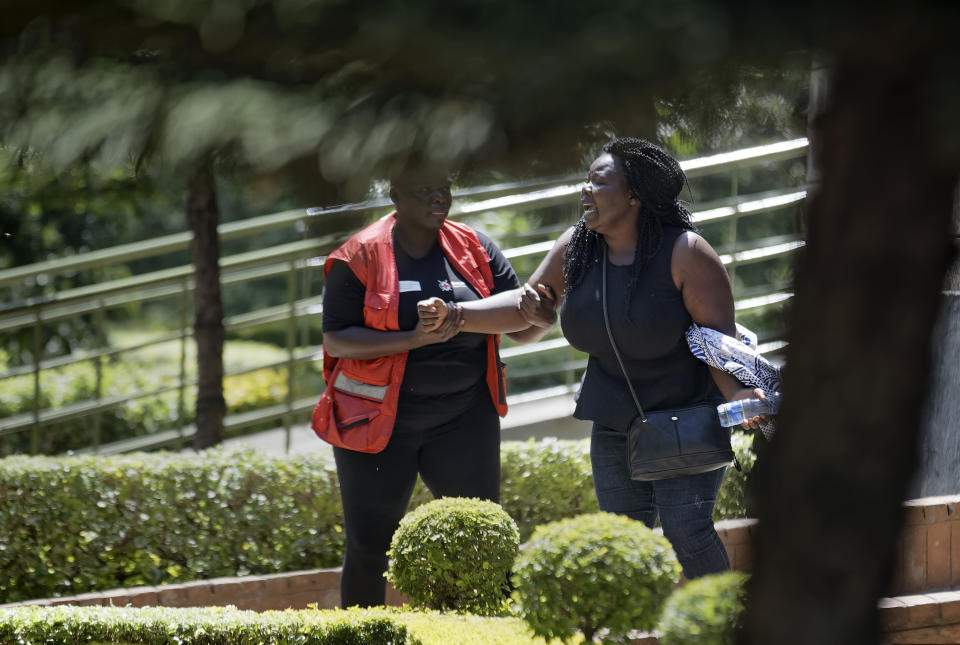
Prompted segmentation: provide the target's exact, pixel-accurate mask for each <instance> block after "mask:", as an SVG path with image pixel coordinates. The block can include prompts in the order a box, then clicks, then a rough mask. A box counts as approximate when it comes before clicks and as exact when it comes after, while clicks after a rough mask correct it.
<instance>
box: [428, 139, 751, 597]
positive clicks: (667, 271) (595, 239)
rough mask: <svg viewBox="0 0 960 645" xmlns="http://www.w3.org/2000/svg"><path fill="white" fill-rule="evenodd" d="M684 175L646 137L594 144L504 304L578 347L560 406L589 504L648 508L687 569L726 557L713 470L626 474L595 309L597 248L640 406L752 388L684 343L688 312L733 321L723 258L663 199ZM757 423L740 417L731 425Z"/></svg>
mask: <svg viewBox="0 0 960 645" xmlns="http://www.w3.org/2000/svg"><path fill="white" fill-rule="evenodd" d="M685 182H686V177H685V175H684V173H683V170H682V169H681V168H680V164H679V163H678V162H677V161H676V160H675V159H674V158H673V157H671V156H670V155H668V154H667V153H666V152H664V151H663V150H662V149H660V148H659V147H657V146H656V145H654V144H652V143H650V142H648V141H643V140H641V139H633V138H621V139H616V140H614V141H612V142H610V143H608V144H607V145H605V146H604V148H603V154H601V155H600V156H599V157H597V159H596V160H595V161H594V162H593V164H592V165H591V166H590V171H589V174H588V175H587V181H586V183H585V184H584V186H583V188H582V190H581V193H580V201H581V204H582V206H583V217H582V218H581V219H580V221H579V222H577V224H576V225H575V226H573V227H571V228H570V229H568V230H567V231H566V232H565V233H563V235H561V236H560V238H559V239H558V240H557V242H556V243H555V244H554V246H553V248H552V249H551V250H550V252H549V253H548V254H547V256H546V258H545V259H544V260H543V262H542V263H541V264H540V266H539V267H538V268H537V270H536V271H535V272H534V274H533V275H532V276H531V277H530V279H529V280H528V281H527V284H526V285H524V286H523V287H522V288H521V290H520V291H519V292H518V294H517V296H516V299H515V301H514V306H515V307H516V308H517V310H518V311H519V312H520V314H521V315H522V316H523V318H524V319H525V320H526V321H527V322H529V323H531V324H532V325H535V326H537V327H538V328H540V329H541V332H542V333H545V332H546V330H547V329H549V328H550V327H551V326H552V325H553V323H554V322H555V320H556V311H557V310H558V309H559V312H560V323H561V327H562V329H563V333H564V336H566V338H567V340H568V341H569V342H570V344H571V345H573V346H574V347H576V348H577V349H580V350H582V351H584V352H586V353H587V354H588V355H589V360H588V363H587V370H586V372H585V373H584V377H583V382H582V384H581V386H580V391H579V393H578V395H577V407H576V410H575V412H574V416H576V417H577V418H580V419H588V420H591V421H593V430H592V434H591V442H590V459H591V464H592V466H593V478H594V485H595V488H596V493H597V499H598V501H599V504H600V508H601V510H605V511H610V512H614V513H621V514H624V515H627V516H629V517H632V518H634V519H638V520H641V521H643V522H644V523H645V524H647V525H648V526H651V527H652V526H653V524H654V522H655V521H656V519H657V517H658V516H659V518H660V523H661V525H662V526H663V531H664V535H665V536H666V537H667V539H669V540H670V542H671V544H672V545H673V547H674V550H675V551H676V552H677V557H678V559H679V560H680V564H681V565H682V566H683V572H684V575H685V576H686V578H687V579H691V578H695V577H698V576H702V575H705V574H708V573H713V572H716V571H722V570H724V569H727V568H729V566H730V564H729V561H728V559H727V554H726V550H725V549H724V546H723V543H722V542H721V541H720V538H719V536H718V535H717V533H716V530H715V529H714V526H713V519H712V514H713V505H714V502H715V501H716V496H717V491H718V490H719V488H720V483H721V481H722V478H723V472H724V469H719V470H714V471H712V472H707V473H703V474H700V475H690V476H684V477H676V478H671V479H663V480H659V481H633V480H632V479H630V475H629V471H628V468H627V466H628V465H627V450H626V435H627V428H629V426H630V424H631V422H632V421H633V418H634V417H635V416H636V415H637V410H636V407H635V405H634V402H633V400H632V398H631V396H630V392H629V389H628V388H627V384H626V382H625V380H624V377H623V374H622V373H621V371H620V368H619V365H618V364H617V361H616V359H615V357H614V354H613V350H612V348H611V346H610V343H609V341H608V339H607V334H606V330H605V327H604V323H603V316H602V313H601V306H600V302H601V300H600V284H601V283H600V272H601V269H602V265H601V264H600V263H601V262H603V261H604V260H603V256H604V253H603V251H604V249H605V250H606V257H607V260H606V261H607V262H608V265H607V273H608V274H609V279H608V282H609V283H610V286H609V287H608V289H609V291H608V294H607V300H608V307H609V311H610V324H611V327H612V330H613V334H614V337H615V338H616V339H617V344H618V346H619V348H620V351H621V353H622V355H623V358H624V362H625V365H626V370H627V373H628V374H629V376H630V380H631V382H632V384H633V386H634V389H635V390H636V392H637V395H638V397H639V399H640V403H641V405H642V406H643V407H644V409H647V410H657V409H661V408H667V407H673V406H677V407H679V406H683V405H685V404H690V403H695V402H700V401H716V402H721V401H722V400H723V399H727V400H733V399H739V398H749V397H755V396H757V393H756V392H755V391H754V390H752V389H750V388H747V387H745V386H744V385H743V384H742V383H740V382H739V381H737V380H736V379H735V378H734V377H732V376H730V375H728V374H726V373H723V372H719V371H716V370H713V369H712V368H708V367H707V366H706V365H705V364H703V363H701V362H700V361H698V360H697V359H696V358H695V357H694V356H693V355H692V354H691V353H690V350H689V349H688V348H687V344H686V341H685V338H684V331H685V330H686V329H687V327H688V326H689V325H690V323H691V321H692V322H696V323H697V324H699V325H702V326H705V327H710V328H713V329H716V330H718V331H721V332H723V333H725V334H728V335H731V336H732V335H734V334H735V328H734V315H733V314H734V310H733V294H732V292H731V289H730V281H729V279H728V277H727V272H726V270H725V269H724V267H723V263H722V262H721V261H720V258H719V256H717V254H716V252H715V251H714V250H713V249H712V248H711V247H710V245H709V244H708V243H707V242H706V241H705V240H704V239H703V238H702V237H700V236H699V235H697V233H696V232H694V227H693V224H692V222H691V216H690V212H689V211H688V210H687V209H686V208H685V207H684V206H683V205H682V204H680V202H679V201H678V200H677V198H678V196H679V195H680V191H681V189H682V188H683V186H684V183H685ZM504 296H506V294H504ZM499 303H500V301H498V300H497V299H496V297H494V298H488V299H486V300H485V301H480V302H478V303H467V304H466V305H464V306H463V308H462V312H458V313H462V315H463V317H464V319H465V320H467V321H469V320H470V319H471V318H472V317H475V316H478V315H480V313H481V311H480V310H481V309H483V308H487V309H489V308H490V307H495V306H499ZM441 313H444V312H441ZM759 424H760V421H759V419H751V420H749V421H748V423H747V424H745V425H749V426H750V427H758V426H759Z"/></svg>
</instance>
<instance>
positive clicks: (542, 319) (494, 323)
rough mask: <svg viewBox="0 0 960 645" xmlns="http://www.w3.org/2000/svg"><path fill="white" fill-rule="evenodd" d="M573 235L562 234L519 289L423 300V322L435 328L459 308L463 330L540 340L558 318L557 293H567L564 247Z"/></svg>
mask: <svg viewBox="0 0 960 645" xmlns="http://www.w3.org/2000/svg"><path fill="white" fill-rule="evenodd" d="M569 239H570V231H567V232H566V233H564V234H563V235H561V236H560V238H559V239H558V240H557V242H556V243H555V244H554V245H553V248H552V249H551V250H550V252H549V253H547V256H546V257H545V258H544V259H543V261H542V262H541V263H540V266H539V267H537V270H536V271H534V273H533V275H532V276H531V277H530V280H528V281H527V284H525V285H524V286H522V287H520V288H519V289H513V290H511V291H504V292H503V293H498V294H494V295H492V296H490V297H488V298H482V299H480V300H472V301H470V302H463V303H444V302H443V301H442V300H440V299H439V298H434V299H430V300H424V301H421V302H420V303H419V304H418V311H419V314H420V320H421V322H422V323H425V324H426V326H427V329H431V328H432V325H435V324H439V321H441V320H446V319H447V318H448V317H449V313H448V312H453V311H457V312H459V313H460V314H461V315H462V322H461V327H460V330H461V331H469V332H475V333H479V334H501V333H506V334H507V335H508V336H510V338H512V339H513V340H515V341H516V342H518V343H532V342H535V341H537V340H540V339H541V338H543V336H544V335H545V334H546V333H547V331H549V329H550V328H551V327H552V326H553V324H554V322H555V321H556V318H557V316H556V310H557V307H558V306H559V304H560V303H559V298H557V297H556V295H555V294H557V293H563V288H562V280H563V271H562V267H563V250H564V249H565V248H566V244H567V241H569ZM532 285H536V287H534V286H532ZM444 305H446V306H444Z"/></svg>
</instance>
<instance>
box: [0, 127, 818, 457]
mask: <svg viewBox="0 0 960 645" xmlns="http://www.w3.org/2000/svg"><path fill="white" fill-rule="evenodd" d="M806 150H807V141H806V140H805V139H798V140H794V141H787V142H782V143H777V144H773V145H769V146H759V147H755V148H749V149H745V150H739V151H736V152H732V153H726V154H722V155H715V156H711V157H704V158H700V159H692V160H687V161H684V162H681V165H682V166H683V168H684V170H685V171H686V173H687V176H688V178H689V179H690V180H691V181H695V180H696V179H698V178H703V177H712V176H723V175H725V174H727V175H729V176H730V180H729V181H730V183H729V191H728V194H726V195H725V196H723V197H722V198H718V199H715V200H712V201H709V202H706V203H703V204H700V205H699V206H698V207H697V208H696V209H694V221H695V222H697V223H698V224H700V225H707V224H709V225H713V224H716V223H717V222H723V223H725V224H726V225H728V226H729V233H730V239H729V240H728V241H727V243H725V244H722V245H715V246H717V248H718V251H719V252H720V254H721V259H722V260H723V262H724V264H725V265H726V266H727V268H728V271H729V273H730V275H731V278H734V276H735V275H736V271H737V270H738V268H740V267H743V266H745V265H748V264H751V263H756V262H761V261H764V260H768V259H770V258H774V257H778V256H782V255H787V254H791V253H793V252H795V251H796V250H797V249H798V248H800V247H801V246H802V245H803V240H802V238H801V236H800V235H799V233H794V234H788V235H780V236H775V237H772V238H764V239H759V240H758V239H751V240H748V241H746V242H743V241H740V240H738V239H737V230H738V227H737V222H738V221H739V220H740V219H741V218H743V217H748V216H752V215H755V214H758V213H765V212H770V211H773V210H776V209H783V208H785V207H789V206H790V205H791V204H795V203H797V202H799V201H801V200H802V199H804V197H805V190H804V187H803V186H796V185H787V186H781V187H777V188H775V189H773V190H765V191H762V192H758V193H755V194H748V195H742V194H740V193H739V183H738V171H740V170H743V169H753V168H759V167H768V166H769V165H771V164H777V163H779V162H790V161H794V160H797V159H802V158H803V157H805V155H806ZM581 180H582V178H581V177H580V176H579V175H577V176H563V177H555V178H549V179H541V180H536V181H528V182H515V183H504V184H498V185H494V186H484V187H475V188H467V189H463V190H457V191H455V192H454V198H455V202H454V207H453V209H452V211H451V217H454V218H456V217H471V216H476V215H478V214H482V213H486V212H490V211H498V210H504V209H509V210H513V211H517V210H519V211H527V212H529V211H532V210H534V209H545V208H549V207H556V206H559V207H566V206H569V210H568V211H567V212H568V213H570V214H569V215H568V217H567V221H566V222H560V223H555V224H553V225H551V226H544V227H541V228H539V229H537V230H534V231H530V232H527V233H525V234H524V235H523V236H522V239H536V238H538V237H539V238H545V239H541V240H540V241H536V242H530V243H526V244H520V245H517V246H507V245H506V244H505V240H497V241H498V243H501V249H503V252H504V255H505V256H506V257H507V258H509V259H510V260H511V261H516V260H518V259H520V258H529V259H531V260H535V261H536V260H538V259H539V258H541V257H542V256H543V255H544V254H545V253H546V251H547V250H549V248H550V247H551V246H552V244H553V238H555V237H556V235H557V234H558V233H559V232H560V231H561V230H563V228H565V227H566V226H568V225H569V224H570V223H572V221H573V220H574V219H575V218H576V216H577V213H578V212H579V204H578V202H577V199H576V196H577V195H578V193H579V190H580V185H581V184H580V182H581ZM388 207H389V202H388V201H386V200H383V199H378V200H370V201H367V202H362V203H358V204H347V205H343V206H337V207H334V208H323V209H306V210H293V211H285V212H281V213H275V214H271V215H265V216H262V217H255V218H250V219H247V220H243V221H240V222H233V223H229V224H223V225H221V226H220V227H219V233H220V237H221V239H222V240H234V239H241V238H249V237H253V236H259V235H262V234H263V233H265V232H268V231H276V230H287V231H294V232H295V234H297V235H299V236H300V237H301V238H303V239H300V240H298V241H293V242H287V243H283V244H279V245H277V246H273V247H269V248H265V249H262V250H257V251H252V252H246V253H238V254H234V255H229V256H225V257H222V258H221V260H220V266H221V280H222V282H223V284H225V285H229V284H242V283H245V282H247V281H250V280H254V279H263V278H270V277H273V278H276V277H281V276H282V277H284V278H285V281H286V285H287V294H286V296H287V297H286V302H285V303H284V304H282V305H277V306H272V307H265V308H261V309H258V310H254V311H249V312H245V313H242V314H238V315H233V316H229V317H227V318H226V319H225V321H224V323H225V327H226V329H227V331H228V332H235V331H238V330H242V329H246V328H251V327H257V326H260V325H264V324H267V323H283V324H284V325H285V329H286V347H285V350H286V358H285V360H283V361H273V362H267V363H260V364H257V365H253V366H245V367H243V368H242V369H237V370H234V371H231V372H228V373H227V376H234V375H238V374H243V373H248V372H253V371H257V370H262V369H271V368H285V369H286V372H287V379H288V383H287V396H286V399H285V400H284V401H283V402H282V403H278V404H274V405H270V406H267V407H264V408H261V409H257V410H252V411H248V412H245V413H242V414H230V415H228V416H227V418H226V419H225V427H226V431H227V434H228V436H231V435H235V434H239V433H242V431H243V430H244V429H246V428H249V427H250V426H253V425H257V424H262V423H264V422H269V421H275V422H279V423H281V424H282V425H283V426H284V427H285V428H286V429H287V433H286V437H287V447H289V445H290V432H289V430H290V427H291V425H292V423H293V422H294V421H295V419H296V418H298V417H301V416H302V415H303V414H304V413H307V412H309V410H310V409H312V407H313V405H314V404H315V402H316V398H317V393H312V394H311V395H310V396H306V397H301V398H295V396H294V393H295V392H296V388H295V379H296V372H297V368H298V367H303V366H304V365H307V364H309V363H311V362H313V361H316V360H317V359H318V358H319V357H320V352H321V348H320V346H319V345H311V344H310V343H309V331H308V330H307V329H306V327H305V326H304V323H305V322H306V321H307V319H308V317H310V316H314V315H317V314H318V313H320V309H321V305H320V294H319V293H317V292H311V279H310V278H311V273H314V274H315V273H316V268H317V267H319V266H320V265H322V262H323V259H324V257H323V254H324V253H326V252H329V251H330V250H332V249H333V248H335V247H336V246H337V245H338V244H339V243H340V242H341V241H343V240H344V239H346V237H347V236H348V235H349V234H350V233H351V232H352V230H338V231H333V232H329V233H325V234H323V235H319V236H309V234H308V230H309V228H310V224H311V223H316V222H322V221H323V218H325V217H329V216H332V215H353V216H356V217H358V218H361V217H364V216H369V215H370V214H378V213H379V212H381V211H383V212H386V209H387V208H388ZM359 225H360V223H359V222H358V224H357V226H354V227H352V228H353V229H354V230H355V229H356V228H358V227H359ZM711 242H712V240H711ZM189 244H190V234H189V233H178V234H174V235H167V236H164V237H160V238H155V239H152V240H146V241H144V242H138V243H134V244H125V245H121V246H115V247H112V248H108V249H102V250H98V251H94V252H90V253H84V254H80V255H76V256H72V257H67V258H60V259H56V260H51V261H47V262H40V263H36V264H31V265H27V266H21V267H14V268H11V269H6V270H3V271H0V289H2V288H8V289H11V290H12V289H14V288H16V287H18V286H21V285H29V284H36V283H37V282H38V281H40V280H42V279H44V278H46V279H49V277H50V276H52V275H57V274H66V273H75V272H79V271H103V270H104V269H106V268H108V267H110V266H115V265H122V264H125V263H128V262H131V261H134V260H143V259H146V258H157V257H158V256H163V255H168V254H171V253H175V252H183V251H186V250H187V249H188V248H189ZM192 274H193V268H192V266H190V265H181V266H174V267H170V268H166V269H162V270H157V271H151V272H148V273H143V274H140V275H136V276H133V277H128V278H122V279H116V280H109V281H106V282H100V283H96V284H91V285H89V286H83V287H77V288H71V289H66V290H63V291H59V292H54V293H50V294H48V295H42V296H30V297H23V298H20V299H19V300H17V299H13V300H10V301H7V302H5V303H3V304H2V305H0V334H6V333H12V332H18V331H24V330H30V329H32V333H33V345H34V346H33V356H34V360H32V361H31V362H30V363H28V364H26V365H23V366H21V367H16V368H12V369H8V370H7V371H5V372H4V373H2V374H0V388H2V387H3V386H4V383H6V382H8V379H11V378H14V377H18V376H26V375H28V374H29V375H32V380H33V401H32V406H31V407H30V409H29V411H26V412H22V413H19V414H15V415H11V416H7V417H5V418H0V437H5V436H8V435H13V434H18V433H30V438H31V439H30V452H36V451H37V450H38V447H39V445H40V438H41V432H43V430H44V428H45V427H47V426H49V425H50V424H53V423H57V422H63V421H67V420H73V419H78V418H81V417H90V418H91V427H92V428H93V431H92V441H91V446H90V447H89V450H90V451H94V452H124V451H129V450H139V449H153V448H159V447H182V446H183V445H185V443H186V442H187V441H188V440H189V439H190V438H191V437H192V435H193V433H194V428H193V427H192V426H190V425H189V424H188V423H187V422H186V419H187V412H186V409H185V403H184V402H185V399H186V396H185V392H186V391H187V389H188V388H191V387H193V386H195V385H196V381H195V379H193V378H190V377H188V370H187V369H186V360H187V356H188V344H189V342H190V340H191V338H192V329H191V325H192V320H191V317H190V315H189V311H190V308H191V300H192V299H191V297H190V294H191V292H192V289H193V278H192ZM523 277H525V276H522V275H521V279H522V278H523ZM734 295H735V297H736V299H737V300H736V308H737V312H738V314H739V313H740V312H745V311H749V310H755V309H761V308H766V307H775V306H782V304H783V303H784V302H786V301H788V300H789V299H790V297H791V296H792V294H791V292H790V289H789V284H773V285H763V286H762V287H760V288H755V289H752V290H740V291H739V292H738V291H736V290H735V294H734ZM171 297H173V298H176V299H177V302H178V303H179V305H178V306H179V326H178V327H179V328H178V329H176V330H173V331H169V332H165V333H162V334H159V335H157V336H156V337H153V338H151V339H149V340H147V341H142V342H139V343H136V344H133V345H130V346H126V347H121V348H116V347H109V346H107V341H106V324H107V323H106V316H105V312H106V311H108V310H110V309H112V308H116V307H121V306H126V305H131V304H142V303H146V302H150V301H156V300H160V299H164V298H171ZM91 315H92V316H93V317H94V320H95V327H96V330H97V331H96V335H97V339H98V343H97V345H98V346H97V347H96V348H94V349H92V350H89V351H86V352H73V353H70V354H67V355H64V356H57V357H52V358H43V356H42V354H43V348H42V342H41V341H42V329H43V326H44V325H49V324H51V323H56V322H58V321H62V320H66V319H70V318H72V317H76V316H91ZM762 340H763V341H764V342H763V343H762V344H761V350H764V351H767V352H776V351H777V350H779V349H780V348H782V347H783V345H784V342H783V340H782V339H781V338H777V337H773V338H767V339H762ZM171 341H175V342H176V343H177V344H178V352H179V355H178V357H177V359H178V360H177V365H178V369H179V373H178V375H177V377H176V378H175V379H174V382H172V383H169V384H166V385H163V386H162V387H157V388H154V389H151V390H149V391H137V392H131V393H129V394H125V395H123V396H110V397H108V396H106V395H105V393H104V391H103V382H102V381H103V379H102V369H103V365H104V362H105V361H108V360H111V359H116V358H117V357H120V356H122V355H123V354H125V353H128V352H133V351H138V350H142V349H144V348H147V347H150V346H155V345H159V344H160V343H169V342H171ZM551 352H554V353H556V352H561V353H562V355H561V360H560V361H559V362H557V361H554V362H553V363H544V364H543V365H534V366H531V367H527V368H524V369H520V370H516V371H515V373H514V374H513V376H512V378H514V379H520V378H524V377H529V376H538V375H544V374H546V375H549V374H554V375H556V374H560V375H561V379H562V380H563V381H564V383H565V385H563V386H561V387H564V388H566V389H567V390H569V389H571V388H572V387H573V386H574V384H575V382H576V380H577V379H576V373H577V371H578V370H582V369H583V366H584V364H585V360H584V359H583V357H582V356H580V355H578V354H577V353H576V352H574V351H573V350H572V349H571V348H569V347H568V346H567V345H566V342H565V341H564V340H563V339H562V338H551V339H548V340H545V341H542V342H540V343H536V344H533V345H527V346H518V347H511V346H510V344H509V343H506V344H505V348H504V350H503V357H504V359H505V360H508V361H509V360H510V359H516V358H519V357H526V356H531V355H534V356H537V355H539V356H545V355H547V354H548V353H551ZM82 362H90V363H92V364H93V365H94V367H95V373H96V383H95V385H94V392H93V396H91V397H90V398H88V399H87V400H84V401H79V402H74V403H71V404H68V405H63V406H59V407H52V406H51V407H43V406H42V404H41V401H42V390H41V378H40V376H41V373H42V372H44V371H47V370H53V369H56V368H62V367H65V366H68V365H72V364H76V363H82ZM514 390H515V394H516V395H522V398H524V399H530V398H536V396H537V393H536V392H532V391H526V392H524V391H523V389H522V388H521V389H520V390H519V391H517V390H516V388H514ZM172 391H175V392H177V401H178V403H177V414H178V419H179V422H178V423H177V424H176V426H177V427H176V428H174V429H172V430H168V431H162V432H155V433H151V434H148V435H144V436H138V437H132V438H129V439H125V440H122V441H118V442H113V443H111V444H110V445H101V442H100V437H99V433H98V428H99V423H100V416H101V415H102V414H103V413H104V412H105V411H108V410H110V409H111V408H114V407H116V406H120V405H124V404H125V403H128V402H130V401H132V400H136V399H142V398H145V397H156V396H158V395H161V394H164V393H168V392H172ZM546 391H547V390H544V392H546Z"/></svg>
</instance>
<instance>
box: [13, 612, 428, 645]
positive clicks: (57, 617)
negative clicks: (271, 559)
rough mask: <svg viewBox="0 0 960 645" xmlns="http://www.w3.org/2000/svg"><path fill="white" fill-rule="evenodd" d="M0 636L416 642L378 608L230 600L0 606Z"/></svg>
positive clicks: (23, 642)
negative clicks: (303, 607)
mask: <svg viewBox="0 0 960 645" xmlns="http://www.w3.org/2000/svg"><path fill="white" fill-rule="evenodd" d="M0 642H2V643H18V644H20V645H40V644H41V643H43V644H46V643H75V644H77V645H80V644H81V643H82V644H87V643H90V644H92V643H97V642H103V643H128V644H130V645H133V644H137V645H140V644H143V645H168V644H169V643H178V644H180V645H223V644H224V643H272V644H276V645H293V644H296V645H421V641H420V639H419V638H417V637H416V636H413V635H412V634H411V633H410V630H409V629H408V628H407V627H406V625H404V624H403V623H402V622H400V621H398V620H397V619H396V617H395V616H392V615H390V614H389V613H387V612H383V611H379V612H378V611H365V610H360V609H353V610H349V611H339V610H337V611H267V612H262V613H258V612H253V611H239V610H237V609H234V608H229V607H205V608H168V607H141V608H134V607H71V606H63V607H22V608H17V609H5V610H4V609H0Z"/></svg>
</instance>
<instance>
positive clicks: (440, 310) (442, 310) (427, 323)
mask: <svg viewBox="0 0 960 645" xmlns="http://www.w3.org/2000/svg"><path fill="white" fill-rule="evenodd" d="M448 312H449V309H448V308H447V303H446V302H445V301H444V300H442V299H441V298H437V297H433V298H427V299H426V300H421V301H420V302H418V303H417V315H418V316H419V317H420V324H421V325H423V327H424V329H425V330H426V331H433V330H434V329H437V328H438V327H440V325H442V324H443V321H444V320H446V318H447V313H448Z"/></svg>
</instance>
